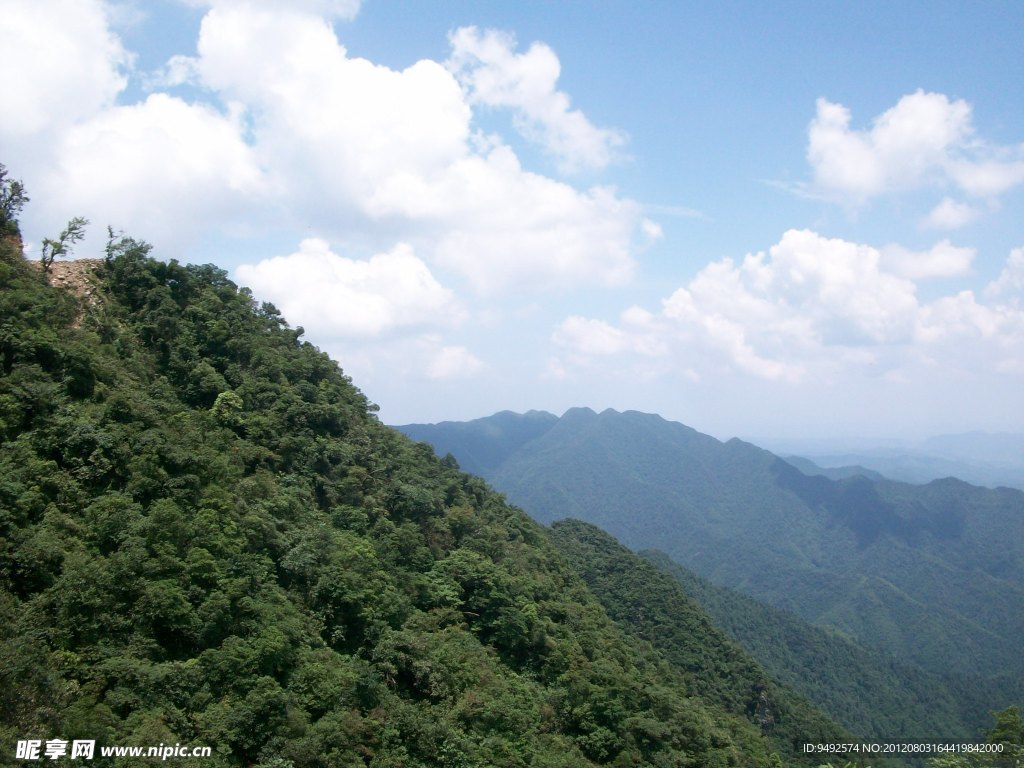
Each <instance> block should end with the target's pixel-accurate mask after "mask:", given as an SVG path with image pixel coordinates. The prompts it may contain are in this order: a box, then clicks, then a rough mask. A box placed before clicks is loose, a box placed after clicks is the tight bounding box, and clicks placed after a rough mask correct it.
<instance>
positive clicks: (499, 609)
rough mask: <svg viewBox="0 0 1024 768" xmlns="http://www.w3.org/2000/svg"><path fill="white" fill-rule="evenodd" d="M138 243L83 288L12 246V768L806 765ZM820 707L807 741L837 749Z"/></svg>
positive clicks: (421, 453) (2, 345)
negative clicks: (81, 747) (23, 762)
mask: <svg viewBox="0 0 1024 768" xmlns="http://www.w3.org/2000/svg"><path fill="white" fill-rule="evenodd" d="M148 251H149V248H148V246H146V245H145V244H142V243H138V242H136V241H133V240H131V239H129V238H121V239H112V241H111V242H110V244H109V245H108V249H107V258H106V259H103V260H101V261H100V262H98V263H95V264H93V265H89V267H87V268H83V267H81V265H79V268H78V270H77V271H78V273H79V274H78V275H77V277H76V279H75V280H74V281H72V282H74V284H75V286H76V288H75V292H72V291H69V290H62V289H58V288H55V287H53V286H52V285H49V284H48V278H49V281H53V282H56V281H57V279H58V278H61V277H64V276H66V272H67V270H66V269H65V267H64V265H62V264H60V263H58V264H54V265H52V267H51V268H50V274H49V275H48V276H47V275H44V274H42V273H41V272H40V270H38V269H34V268H33V266H32V265H29V264H27V263H26V262H25V261H24V260H23V259H22V257H21V247H20V243H19V242H17V238H10V237H5V238H3V239H2V240H0V744H2V749H3V755H4V757H5V759H9V758H10V756H11V755H13V754H14V749H15V746H14V745H15V742H16V741H18V740H28V739H37V740H40V741H50V740H54V739H63V740H67V741H68V742H70V741H71V740H74V739H89V740H95V741H96V742H97V758H98V759H99V755H100V753H99V750H100V748H102V747H103V746H104V745H132V746H148V745H156V744H179V743H180V744H182V745H188V746H196V745H208V746H211V747H212V748H213V754H212V755H211V756H210V757H208V758H204V759H201V760H199V759H197V760H184V761H183V763H182V764H184V765H200V764H201V765H203V766H208V767H211V768H220V767H222V766H243V765H246V766H248V765H252V766H277V767H278V768H284V766H289V767H292V768H300V767H301V768H305V767H306V766H310V767H314V766H315V767H317V768H320V767H323V768H326V767H327V766H408V767H409V768H416V767H420V766H523V767H525V766H536V767H544V766H547V767H548V768H554V767H556V766H563V767H565V768H567V767H568V766H590V765H652V766H655V765H664V766H669V765H673V766H675V765H687V766H690V765H693V766H768V765H779V764H780V763H779V759H778V755H777V754H774V753H775V752H777V751H778V750H783V752H784V756H785V759H786V763H787V764H790V765H794V764H797V765H809V764H813V763H814V760H813V758H812V757H810V756H807V755H803V754H802V753H801V752H800V751H799V750H798V749H797V748H796V742H795V741H794V742H792V743H789V744H780V743H779V742H778V740H775V741H773V740H772V739H771V734H770V733H768V729H767V728H766V727H765V721H764V719H763V718H761V719H758V717H757V713H756V712H755V713H752V714H751V713H748V712H747V711H746V710H745V709H744V708H742V707H740V708H737V707H736V706H735V702H734V701H733V700H732V699H731V698H729V697H728V696H726V695H725V692H726V691H727V690H728V688H727V687H723V686H727V684H728V681H722V680H716V679H715V678H714V675H715V674H716V672H715V670H714V669H712V668H701V669H689V668H684V667H683V666H682V665H681V664H680V663H679V661H678V660H673V658H671V657H670V656H668V655H666V653H665V652H663V651H661V650H658V649H657V648H655V647H653V646H652V645H651V644H650V643H647V642H645V641H644V640H642V639H641V638H640V637H639V636H638V635H637V634H636V633H635V632H633V631H632V630H631V629H630V628H629V627H627V626H625V625H622V624H617V623H616V622H614V621H613V620H612V619H611V618H609V616H608V614H607V612H606V610H605V608H604V607H603V606H602V605H601V603H600V602H599V600H598V599H597V598H596V597H595V595H594V594H593V592H592V591H591V590H590V589H589V588H588V587H587V585H586V583H585V582H584V580H583V579H582V578H581V577H580V575H579V574H578V573H577V572H576V570H574V568H573V566H572V565H570V563H569V562H568V561H567V560H566V558H565V556H564V555H563V554H561V552H560V551H559V550H558V549H557V548H556V547H555V545H554V544H553V543H552V541H551V540H550V538H549V534H548V532H547V531H546V529H544V528H543V527H542V526H540V525H539V524H537V523H536V522H534V521H533V520H531V519H530V518H529V517H527V516H526V515H525V514H524V513H522V512H521V511H519V510H517V509H515V508H513V507H511V506H510V505H508V504H507V503H506V502H505V501H504V499H503V498H502V497H501V496H500V495H499V494H497V493H495V492H494V491H492V490H491V489H490V488H489V487H487V485H486V484H485V483H484V482H483V481H482V480H480V479H479V478H476V477H473V476H470V475H467V474H465V473H461V472H459V471H458V469H457V468H456V466H455V462H454V461H452V460H451V459H450V458H446V459H438V458H437V457H436V456H435V454H434V452H433V451H432V450H430V449H429V447H427V446H424V445H422V444H417V443H414V442H413V441H411V440H409V439H408V438H406V437H404V436H403V435H401V434H399V433H398V432H395V431H393V430H391V429H389V428H387V427H385V426H383V425H382V424H381V423H380V422H379V421H378V420H377V418H376V416H375V415H374V411H375V407H374V406H373V405H372V404H371V403H369V402H368V401H367V400H366V398H365V397H364V396H363V395H362V394H361V393H360V392H359V390H358V389H357V388H356V387H355V386H354V385H353V384H352V382H351V381H350V380H349V379H348V378H347V377H346V376H345V375H344V374H343V373H342V371H341V370H340V369H339V367H338V366H337V364H336V363H335V362H334V361H332V360H330V359H329V358H328V357H327V356H326V355H324V354H322V353H321V352H319V351H318V350H316V349H315V348H314V347H312V346H311V345H310V344H308V343H305V342H303V341H301V338H300V336H301V331H300V330H293V329H291V328H289V327H288V326H287V324H286V323H285V322H284V320H283V319H282V318H281V316H280V315H279V314H278V312H277V311H276V309H275V308H274V307H273V306H271V305H268V304H262V305H257V304H255V303H254V302H253V300H252V298H251V295H250V294H249V293H248V292H246V291H245V290H239V289H238V288H237V287H236V286H235V285H234V284H232V283H231V282H230V281H229V280H228V279H227V277H226V275H225V274H224V272H222V271H221V270H219V269H216V268H215V267H212V266H183V265H180V264H177V263H176V262H174V261H171V262H170V263H162V262H159V261H155V260H153V259H151V258H149V257H148V255H147V254H148ZM76 292H77V295H76ZM698 650H699V649H697V648H691V649H690V652H691V653H696V652H698ZM738 663H739V662H738ZM807 717H808V718H809V720H808V722H813V723H815V727H816V728H817V727H818V726H820V727H821V729H822V730H820V731H819V730H816V731H814V732H806V733H805V732H801V731H800V730H799V728H798V729H797V730H794V731H792V733H793V738H794V739H811V738H812V737H814V736H817V735H819V734H827V733H832V732H834V731H830V730H829V728H833V729H834V728H835V726H830V725H829V723H828V721H827V719H826V718H824V716H821V715H820V714H815V713H813V712H809V713H808V715H807ZM100 762H105V759H101V760H100Z"/></svg>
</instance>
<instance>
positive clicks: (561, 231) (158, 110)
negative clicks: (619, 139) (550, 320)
mask: <svg viewBox="0 0 1024 768" xmlns="http://www.w3.org/2000/svg"><path fill="white" fill-rule="evenodd" d="M194 4H196V5H199V6H202V7H206V8H208V10H207V12H206V13H205V15H204V17H203V20H202V23H201V26H200V32H199V39H198V42H197V49H196V50H197V55H195V56H183V55H181V54H178V55H175V56H173V57H171V59H170V60H169V61H168V62H167V64H166V65H165V66H164V67H163V68H161V69H160V70H158V71H157V72H155V73H150V74H149V75H148V76H145V77H144V78H143V80H144V81H145V82H146V84H147V85H148V87H149V88H150V89H151V90H155V92H153V93H151V94H150V96H149V97H148V98H147V99H146V100H145V101H142V102H138V103H134V104H115V103H114V99H115V97H116V96H117V94H118V93H120V92H121V91H122V90H123V88H124V82H125V80H124V70H125V67H126V66H127V65H128V62H129V60H130V57H129V56H128V55H127V54H126V53H125V52H124V50H123V48H122V47H121V45H120V43H119V42H118V40H117V38H116V36H115V35H113V34H112V33H111V32H110V30H109V28H108V25H107V20H106V18H105V16H104V14H103V5H102V4H101V3H99V2H98V0H96V2H90V1H88V0H87V1H85V2H67V3H61V2H60V0H45V2H40V3H21V4H15V5H14V10H13V11H12V12H11V13H6V14H5V16H4V19H3V20H2V21H0V23H4V24H6V26H7V27H8V28H9V29H10V30H11V34H10V35H8V36H7V37H8V38H9V39H12V40H13V41H14V42H15V43H16V44H15V45H13V46H5V47H4V48H3V49H2V52H0V55H8V54H11V53H12V52H13V55H16V56H24V57H26V61H27V62H28V64H26V63H25V61H20V62H19V66H18V68H19V70H21V71H23V72H24V74H25V76H24V77H23V78H19V79H18V83H17V88H16V89H15V90H14V91H12V92H11V94H12V95H11V96H10V98H9V99H8V101H10V100H11V99H13V100H14V102H15V106H16V107H17V109H14V110H6V109H5V111H4V115H11V114H16V113H19V112H22V113H24V114H25V115H27V116H28V117H29V118H30V119H29V120H28V121H27V122H26V121H24V120H23V119H22V116H21V115H20V114H19V115H18V120H13V119H12V120H9V121H8V122H7V123H0V137H2V136H3V135H4V134H3V131H7V133H8V134H10V133H11V132H12V131H15V130H18V131H23V132H25V131H28V128H22V127H19V126H21V125H22V123H24V125H28V126H33V125H44V124H45V125H51V126H56V127H55V128H54V130H53V132H52V135H49V136H47V137H46V138H45V139H44V138H40V137H38V136H35V135H27V134H26V136H25V137H24V147H25V153H24V154H26V155H31V156H33V157H36V158H42V157H44V156H45V159H44V160H40V161H39V168H38V169H28V168H24V167H17V168H14V169H13V170H14V171H15V172H17V173H18V174H19V175H20V176H23V177H25V178H26V180H28V181H29V182H30V183H32V185H33V189H40V188H42V190H41V191H44V192H45V193H46V194H45V195H42V194H41V195H38V197H39V199H40V200H44V201H45V202H44V203H43V206H49V207H50V208H51V209H53V210H59V211H60V213H59V214H56V215H54V216H50V218H49V219H48V223H47V225H46V227H45V228H49V227H52V221H61V220H63V219H65V218H66V217H67V216H68V213H67V211H71V212H74V213H75V214H78V213H81V214H83V215H86V216H88V217H89V218H91V219H93V220H94V221H97V222H102V223H106V222H108V221H109V222H111V223H113V224H115V225H116V226H118V227H123V228H125V229H127V230H128V231H130V232H132V234H137V235H139V236H143V237H146V238H148V239H152V240H154V241H155V242H157V243H158V244H159V245H160V247H161V248H162V249H163V251H164V252H165V253H169V254H172V255H178V256H181V255H183V251H186V250H187V247H188V246H189V245H190V244H191V243H192V242H195V241H196V239H197V238H199V237H201V236H202V235H203V234H205V233H208V232H209V231H210V230H213V229H219V230H221V231H223V229H224V228H225V227H227V228H230V227H232V226H237V227H239V228H242V227H248V228H249V230H250V231H258V230H259V229H260V228H261V227H264V228H267V229H270V228H275V229H282V228H286V227H289V226H296V225H301V226H303V227H304V228H305V229H306V230H307V231H308V232H310V233H311V234H315V235H318V236H322V237H325V238H327V239H330V240H340V239H342V238H344V239H346V241H350V242H351V241H358V242H361V243H363V244H364V251H368V252H373V251H377V250H386V249H388V248H390V247H391V246H392V245H393V244H394V243H395V242H397V241H402V242H408V243H410V244H413V245H414V246H415V247H416V250H417V253H418V254H419V255H420V258H423V259H424V260H426V261H427V262H429V263H432V264H440V265H444V266H446V267H448V268H449V269H451V270H453V271H454V272H456V273H458V274H460V275H461V276H462V277H463V278H464V279H465V280H466V281H468V283H469V284H470V285H471V286H472V287H473V288H474V289H476V290H478V291H479V292H481V293H485V294H488V293H489V294H493V293H495V292H497V291H499V290H504V289H507V288H509V287H516V286H521V287H531V288H537V287H546V286H551V285H558V284H569V285H577V284H581V283H582V284H586V283H590V284H599V285H614V284H621V283H622V282H623V281H625V280H627V279H628V278H629V277H630V275H631V274H632V270H633V267H634V259H633V253H634V251H635V250H636V249H637V248H638V247H641V246H642V245H643V244H644V243H645V242H648V241H650V240H651V239H654V238H656V237H657V236H658V230H657V226H656V225H655V224H654V223H653V222H649V221H648V220H646V219H644V217H643V215H642V209H641V207H640V206H639V205H638V204H636V203H635V202H633V201H630V200H628V199H625V198H623V197H621V196H620V195H619V194H618V193H617V192H616V191H615V190H614V189H612V188H610V187H606V186H596V187H593V188H591V189H585V190H582V189H577V188H575V187H573V186H571V185H569V184H567V183H564V182H562V181H558V180H556V179H553V178H550V177H548V176H544V175H541V174H538V173H534V172H531V171H529V170H527V169H525V168H523V167H522V166H521V164H520V161H519V158H518V157H517V156H516V155H515V153H514V152H513V151H512V149H511V148H510V147H509V146H508V145H506V144H505V143H503V142H502V141H501V139H500V138H499V137H497V136H490V137H482V136H481V135H480V134H479V132H478V131H477V130H476V129H475V128H474V124H473V120H474V109H481V108H484V107H485V106H486V104H485V103H484V102H486V101H487V99H490V98H491V96H488V97H487V99H484V98H483V96H481V97H480V99H482V100H478V99H476V98H475V97H471V95H469V93H468V92H467V90H465V89H464V87H463V84H461V83H460V82H459V80H458V79H457V78H456V76H455V75H454V74H453V73H452V71H450V70H449V69H448V68H446V66H445V65H444V64H442V63H440V62H436V61H429V60H423V61H419V62H417V63H415V64H413V65H412V66H409V67H407V68H405V69H402V70H395V69H391V68H389V67H385V66H380V65H377V64H375V63H373V62H370V61H367V60H366V59H361V58H357V57H352V56H350V55H349V54H348V52H347V51H346V49H345V48H344V46H343V45H342V44H341V43H340V42H339V41H338V38H337V36H336V34H335V31H334V29H333V28H332V26H331V25H330V23H328V21H327V20H326V19H325V18H324V17H323V16H317V15H313V14H312V13H311V12H316V13H319V14H334V15H335V16H350V15H351V14H353V13H355V11H356V10H357V8H358V4H357V3H339V2H328V1H327V0H322V1H320V2H317V1H316V0H308V1H306V2H297V3H293V2H287V3H285V2H283V1H282V2H276V1H270V0H265V1H262V2H257V1H256V0H211V1H209V2H198V0H197V1H196V2H195V3H194ZM65 6H66V7H65ZM65 11H66V12H65ZM37 38H38V40H39V41H40V50H35V49H34V48H32V45H34V43H32V42H31V41H33V40H36V39H37ZM65 38H66V39H69V40H73V42H74V43H75V45H80V47H81V50H79V49H78V48H71V49H69V51H70V52H68V51H64V52H63V53H65V54H68V55H56V51H54V50H52V49H51V48H49V47H46V45H49V43H48V42H47V40H49V39H56V40H57V41H58V42H59V41H62V40H64V39H65ZM23 39H24V40H28V41H29V43H28V44H26V46H21V43H20V42H18V41H20V40H23ZM457 39H458V40H459V41H461V42H458V43H453V44H455V45H458V46H462V47H459V49H458V51H459V55H460V56H463V57H465V56H468V55H469V54H468V53H467V51H468V49H467V48H465V46H466V45H469V44H470V43H473V42H474V41H475V42H476V43H479V44H480V45H484V42H485V41H492V42H493V41H495V40H500V39H502V38H500V36H499V37H493V36H491V35H490V33H474V34H473V35H469V36H468V37H467V36H463V37H458V38H457ZM43 43H46V45H43ZM491 47H493V46H491ZM499 47H500V46H499ZM23 48H24V50H23ZM484 48H487V46H484ZM488 50H490V49H489V48H488ZM477 53H480V54H481V55H484V54H485V53H486V51H484V50H483V49H482V48H481V49H480V50H478V51H477ZM508 54H509V56H510V57H511V59H509V62H514V61H518V62H520V64H521V65H522V68H524V69H523V73H522V77H519V76H516V77H519V79H516V78H513V80H515V82H516V83H519V85H517V86H515V88H513V90H516V89H517V88H519V87H520V86H522V87H527V86H529V87H528V88H527V90H528V91H529V93H532V94H533V96H531V97H530V99H527V100H526V101H522V102H521V103H520V102H516V103H515V104H510V105H509V106H510V107H511V108H513V109H516V110H517V113H518V112H521V113H522V115H526V116H528V117H529V122H530V124H531V125H535V126H541V128H543V130H542V133H543V135H544V136H545V137H547V138H548V139H550V141H552V142H555V143H556V144H557V143H558V142H562V143H563V144H564V146H565V148H566V151H567V152H571V151H577V150H570V149H569V148H570V146H573V147H577V149H578V151H580V152H584V153H585V154H586V156H587V157H588V158H590V159H595V158H597V156H598V154H599V153H600V152H599V147H604V148H605V149H608V148H609V147H610V146H611V145H612V144H614V142H613V141H612V140H611V138H610V137H611V136H612V133H611V132H602V131H600V130H598V129H595V128H593V126H591V125H590V124H589V122H587V121H586V119H585V118H584V117H583V116H582V114H581V113H579V112H578V111H574V110H570V109H569V108H568V98H567V97H566V96H565V94H564V93H562V92H560V91H557V90H556V89H555V81H556V80H557V73H555V76H554V79H549V80H543V78H541V79H537V78H538V77H540V74H538V73H543V72H545V71H546V72H547V74H545V75H544V77H548V76H549V75H551V72H550V71H547V70H549V69H550V67H549V66H548V65H549V64H550V60H551V57H553V56H554V54H553V53H551V52H550V50H549V49H547V48H544V47H543V46H539V47H536V46H535V47H534V48H531V49H530V52H528V53H527V54H522V56H523V57H525V58H517V57H518V56H519V54H514V53H512V51H511V50H509V51H508ZM453 56H455V54H454V53H453ZM51 59H52V61H51ZM474 61H475V62H476V63H467V64H466V66H465V67H463V68H462V69H461V70H460V72H462V73H463V74H464V75H465V74H466V73H468V72H476V73H477V74H481V75H482V73H483V72H484V71H485V70H486V71H489V72H492V74H498V73H500V72H503V71H504V70H503V69H502V67H503V66H504V65H503V64H502V63H501V61H497V60H491V59H487V60H486V61H484V60H482V59H480V60H477V59H474ZM509 62H506V63H509ZM544 62H547V64H544ZM555 63H556V69H557V59H555ZM541 65H543V66H541ZM536 67H539V69H538V70H537V71H536V72H535V68H536ZM545 68H547V69H545ZM506 74H507V73H506ZM510 77H511V75H510ZM184 83H188V84H189V85H192V86H193V87H194V88H197V89H198V92H199V93H201V94H202V100H201V101H199V100H185V99H183V98H179V97H177V96H174V97H172V96H170V95H168V94H166V93H162V92H160V89H162V88H165V87H170V86H174V85H180V84H184ZM531 83H532V84H533V85H530V84H531ZM545 83H547V84H546V85H545ZM508 85H509V87H512V81H511V80H510V81H508ZM51 86H53V87H51ZM534 86H536V88H535V89H534ZM530 89H534V90H530ZM65 91H66V93H65ZM193 92H194V91H193ZM474 92H475V91H474ZM517 92H518V91H517ZM488 93H490V91H488ZM524 93H525V92H524ZM492 96H493V94H492ZM495 98H496V97H495ZM524 98H525V97H524ZM76 99H77V100H76ZM488 103H489V102H488ZM69 105H70V106H69ZM0 119H3V118H0ZM524 119H525V118H524ZM4 126H6V127H4ZM541 128H537V130H541ZM546 140H547V139H546ZM552 146H555V144H552ZM595 153H597V154H595ZM581 157H582V156H581ZM598 164H600V163H598ZM33 170H36V171H38V172H36V173H33ZM44 174H45V176H46V181H45V182H43V183H42V184H41V183H40V182H38V181H37V180H38V179H39V178H40V176H42V175H44ZM90 180H92V181H93V182H94V184H93V185H90V183H89V181H90ZM51 193H52V195H51ZM100 200H102V201H104V203H103V204H101V203H100V202H99V201H100ZM103 205H106V208H104V207H102V206H103ZM175 223H177V225H175ZM29 229H30V230H31V227H29Z"/></svg>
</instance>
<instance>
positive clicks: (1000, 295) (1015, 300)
mask: <svg viewBox="0 0 1024 768" xmlns="http://www.w3.org/2000/svg"><path fill="white" fill-rule="evenodd" d="M985 296H986V297H987V298H988V299H990V300H991V301H992V302H993V303H998V304H1011V305H1014V306H1020V305H1021V304H1024V248H1014V249H1013V250H1012V251H1010V255H1009V257H1008V258H1007V259H1006V266H1005V267H1003V271H1002V272H1000V274H999V277H998V278H997V279H996V280H994V281H992V283H990V284H989V285H988V287H987V288H986V289H985Z"/></svg>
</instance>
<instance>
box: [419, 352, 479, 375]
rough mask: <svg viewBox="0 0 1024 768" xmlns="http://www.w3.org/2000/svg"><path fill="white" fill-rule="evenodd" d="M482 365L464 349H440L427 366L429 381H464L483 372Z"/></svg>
mask: <svg viewBox="0 0 1024 768" xmlns="http://www.w3.org/2000/svg"><path fill="white" fill-rule="evenodd" d="M483 367H484V364H483V363H482V362H480V360H479V359H478V358H477V357H476V355H474V354H473V353H472V352H470V351H469V350H468V349H466V348H465V347H448V346H444V347H441V348H440V349H439V350H437V352H436V353H435V354H434V356H433V358H432V359H431V360H430V362H429V363H428V364H427V376H428V377H429V378H431V379H442V380H446V379H465V378H469V377H472V376H475V375H476V374H478V373H479V372H480V371H482V370H483Z"/></svg>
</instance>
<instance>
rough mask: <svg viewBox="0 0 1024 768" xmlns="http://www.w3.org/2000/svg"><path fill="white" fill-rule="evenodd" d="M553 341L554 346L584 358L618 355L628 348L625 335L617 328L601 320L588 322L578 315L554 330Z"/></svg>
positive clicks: (566, 320)
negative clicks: (559, 346) (566, 349)
mask: <svg viewBox="0 0 1024 768" xmlns="http://www.w3.org/2000/svg"><path fill="white" fill-rule="evenodd" d="M554 340H555V343H556V344H560V345H562V346H565V347H570V348H572V349H573V350H574V351H575V352H578V353H579V354H582V355H586V356H591V355H613V354H618V353H619V352H622V351H624V350H625V349H626V348H627V346H628V338H627V336H626V334H625V333H623V332H622V331H620V330H619V329H618V328H614V327H613V326H611V325H609V324H608V323H606V322H604V321H603V320H589V319H587V318H585V317H579V316H578V315H573V316H572V317H568V318H566V319H565V320H564V321H562V324H561V325H559V326H558V328H557V329H556V330H555V334H554Z"/></svg>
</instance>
